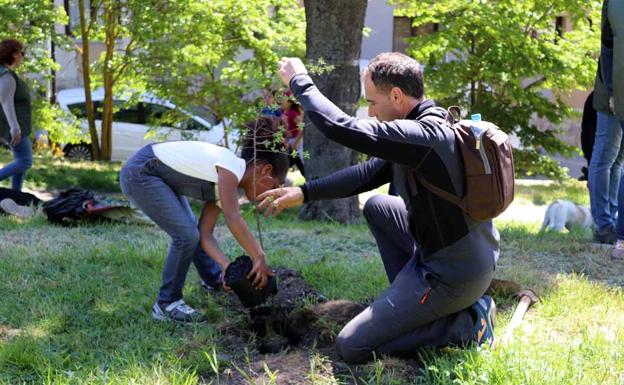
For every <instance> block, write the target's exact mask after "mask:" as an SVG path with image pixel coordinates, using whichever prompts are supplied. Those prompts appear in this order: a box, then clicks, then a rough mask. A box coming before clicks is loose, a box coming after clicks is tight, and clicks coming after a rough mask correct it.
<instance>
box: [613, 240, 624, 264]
mask: <svg viewBox="0 0 624 385" xmlns="http://www.w3.org/2000/svg"><path fill="white" fill-rule="evenodd" d="M611 259H614V260H617V261H624V239H618V240H617V241H616V242H615V246H613V249H611Z"/></svg>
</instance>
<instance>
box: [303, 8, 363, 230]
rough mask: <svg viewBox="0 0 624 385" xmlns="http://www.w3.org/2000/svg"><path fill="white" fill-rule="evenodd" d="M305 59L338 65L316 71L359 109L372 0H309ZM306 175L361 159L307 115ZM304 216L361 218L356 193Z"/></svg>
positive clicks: (333, 92)
mask: <svg viewBox="0 0 624 385" xmlns="http://www.w3.org/2000/svg"><path fill="white" fill-rule="evenodd" d="M304 4H305V13H306V23H307V26H306V47H307V53H306V59H307V60H308V61H309V62H313V63H316V62H318V60H319V59H322V60H324V61H325V62H326V63H327V64H329V65H332V66H333V67H334V69H333V70H332V71H331V72H329V73H324V74H321V75H315V74H312V78H313V79H314V82H315V84H316V85H317V86H318V88H319V89H320V91H321V92H322V93H323V94H324V95H325V96H327V97H328V98H329V99H330V100H331V101H333V102H334V103H335V104H336V105H337V106H338V107H340V108H341V109H342V110H343V111H345V112H346V113H348V114H351V115H354V114H355V111H356V109H357V102H358V99H359V97H360V70H359V65H358V63H359V59H360V50H361V45H362V30H363V27H364V16H365V14H366V6H367V4H368V2H367V0H341V1H333V0H305V1H304ZM304 146H305V150H306V151H308V153H309V154H310V159H309V160H308V161H307V162H306V165H305V167H306V178H307V179H315V178H319V177H322V176H325V175H328V174H330V173H332V172H334V171H337V170H340V169H343V168H345V167H348V166H351V165H353V164H355V163H356V162H357V159H358V153H357V152H355V151H353V150H351V149H349V148H347V147H345V146H342V145H339V144H336V143H334V142H331V141H329V140H328V139H327V138H325V137H324V136H323V135H322V134H321V133H320V131H318V129H317V128H316V127H314V125H313V124H312V123H311V122H310V121H309V119H307V118H306V130H305V131H304ZM300 217H301V218H303V219H321V220H327V219H330V220H336V221H338V222H342V223H345V222H356V221H358V220H359V205H358V199H357V197H350V198H345V199H337V200H333V201H319V202H310V203H307V204H305V205H304V206H303V207H302V209H301V212H300Z"/></svg>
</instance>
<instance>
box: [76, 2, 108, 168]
mask: <svg viewBox="0 0 624 385" xmlns="http://www.w3.org/2000/svg"><path fill="white" fill-rule="evenodd" d="M78 10H79V12H80V37H81V39H82V50H81V52H80V55H81V57H82V79H83V82H84V91H85V107H86V110H87V122H88V124H89V134H90V135H91V151H92V152H93V159H94V160H101V159H102V153H101V151H100V141H99V139H98V134H97V130H96V128H95V111H94V110H93V99H92V97H91V71H90V67H89V30H88V28H87V17H86V15H85V6H84V0H78Z"/></svg>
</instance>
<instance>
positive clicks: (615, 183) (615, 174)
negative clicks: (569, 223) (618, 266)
mask: <svg viewBox="0 0 624 385" xmlns="http://www.w3.org/2000/svg"><path fill="white" fill-rule="evenodd" d="M619 128H620V134H621V135H620V146H619V149H620V150H619V151H618V154H617V156H616V157H615V161H614V162H613V166H611V180H610V181H609V194H610V197H609V207H610V208H611V218H613V223H614V225H617V217H618V216H619V215H618V207H619V204H618V202H619V198H618V195H619V190H620V188H619V187H620V180H621V177H622V166H623V165H624V121H622V120H619Z"/></svg>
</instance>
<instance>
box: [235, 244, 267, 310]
mask: <svg viewBox="0 0 624 385" xmlns="http://www.w3.org/2000/svg"><path fill="white" fill-rule="evenodd" d="M252 267H253V262H252V261H251V258H250V257H249V256H247V255H241V256H240V257H238V258H236V260H235V261H234V262H232V263H230V265H229V266H228V268H227V270H225V283H226V284H227V285H228V286H229V287H231V288H232V290H233V291H234V293H236V295H237V296H238V299H240V301H241V303H242V304H243V306H245V307H254V306H258V305H260V304H262V303H264V301H266V299H267V298H269V297H270V296H271V295H275V294H276V293H277V279H276V278H275V277H269V279H268V281H267V285H266V286H265V287H264V289H262V290H256V288H255V287H253V285H252V281H251V280H249V279H248V278H247V274H249V272H250V271H251V269H252Z"/></svg>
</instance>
